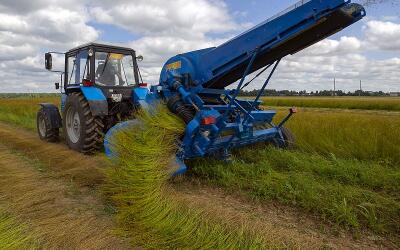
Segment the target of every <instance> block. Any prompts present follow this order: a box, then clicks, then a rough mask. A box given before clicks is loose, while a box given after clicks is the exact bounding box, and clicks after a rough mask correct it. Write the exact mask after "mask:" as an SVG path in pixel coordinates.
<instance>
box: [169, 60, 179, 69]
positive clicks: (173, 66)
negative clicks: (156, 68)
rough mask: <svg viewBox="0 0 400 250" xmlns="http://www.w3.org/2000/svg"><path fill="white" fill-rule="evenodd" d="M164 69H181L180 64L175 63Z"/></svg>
mask: <svg viewBox="0 0 400 250" xmlns="http://www.w3.org/2000/svg"><path fill="white" fill-rule="evenodd" d="M166 68H167V70H175V69H180V68H182V62H181V61H177V62H173V63H170V64H168V65H167V66H166Z"/></svg>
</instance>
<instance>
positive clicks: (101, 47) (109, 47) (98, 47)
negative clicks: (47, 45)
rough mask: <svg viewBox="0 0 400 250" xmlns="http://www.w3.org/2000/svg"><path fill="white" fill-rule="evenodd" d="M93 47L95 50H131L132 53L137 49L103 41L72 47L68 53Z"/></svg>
mask: <svg viewBox="0 0 400 250" xmlns="http://www.w3.org/2000/svg"><path fill="white" fill-rule="evenodd" d="M91 48H93V49H94V50H102V51H115V50H117V51H126V52H130V53H135V51H134V50H133V49H131V48H127V47H121V46H115V45H111V44H101V43H86V44H83V45H80V46H78V47H75V48H73V49H70V50H69V51H68V53H70V52H76V51H79V50H82V49H83V50H85V49H91Z"/></svg>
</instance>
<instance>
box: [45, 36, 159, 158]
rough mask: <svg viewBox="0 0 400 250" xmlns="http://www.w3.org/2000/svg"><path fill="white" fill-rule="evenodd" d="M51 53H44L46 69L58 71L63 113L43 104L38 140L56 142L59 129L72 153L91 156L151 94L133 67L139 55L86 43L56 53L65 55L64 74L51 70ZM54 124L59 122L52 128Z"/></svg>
mask: <svg viewBox="0 0 400 250" xmlns="http://www.w3.org/2000/svg"><path fill="white" fill-rule="evenodd" d="M53 54H55V52H49V53H46V54H45V66H46V69H47V70H49V71H52V72H58V73H61V89H62V91H61V93H62V98H61V112H59V111H58V108H57V107H55V106H54V105H50V104H42V109H41V110H40V111H39V113H38V131H39V136H40V137H41V138H42V139H45V140H48V141H54V140H55V138H54V136H53V135H55V134H56V135H57V137H58V129H59V128H61V127H62V128H63V129H64V133H65V137H66V139H67V142H68V145H69V146H70V147H71V148H72V149H75V150H77V151H80V152H93V151H94V150H96V149H97V148H99V147H101V145H102V136H103V135H104V134H105V133H106V132H107V131H108V130H109V129H110V128H111V127H113V126H115V125H116V124H117V123H119V122H121V121H125V120H128V119H131V118H132V117H133V116H134V112H135V111H136V110H138V109H139V108H140V107H141V106H143V105H145V104H146V101H147V100H148V98H150V96H151V93H150V91H149V90H148V88H147V84H144V83H143V81H142V79H141V75H140V71H139V67H138V64H137V62H138V61H141V60H143V57H142V56H138V57H137V56H136V52H135V51H134V50H133V49H130V48H124V47H119V46H114V45H105V44H98V43H89V44H85V45H82V46H79V47H76V48H73V49H71V50H69V51H68V52H66V53H56V54H63V55H65V69H64V70H63V71H54V70H52V67H53V58H52V55H53ZM63 83H64V84H63ZM56 88H60V84H58V83H56ZM61 118H62V119H61ZM52 120H55V121H57V122H56V123H54V124H52V122H51V121H52ZM39 125H40V126H39ZM49 128H51V129H52V131H47V130H48V129H49ZM54 129H56V130H57V131H55V130H54ZM47 132H48V133H47Z"/></svg>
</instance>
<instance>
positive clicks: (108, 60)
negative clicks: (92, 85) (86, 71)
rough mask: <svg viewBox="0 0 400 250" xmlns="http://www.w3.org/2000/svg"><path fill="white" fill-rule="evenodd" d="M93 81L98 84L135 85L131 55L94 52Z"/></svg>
mask: <svg viewBox="0 0 400 250" xmlns="http://www.w3.org/2000/svg"><path fill="white" fill-rule="evenodd" d="M95 69H96V70H95V81H96V84H97V85H100V86H122V87H123V86H130V85H135V83H136V81H135V74H134V63H133V56H132V55H130V54H127V55H124V54H117V53H107V52H96V57H95Z"/></svg>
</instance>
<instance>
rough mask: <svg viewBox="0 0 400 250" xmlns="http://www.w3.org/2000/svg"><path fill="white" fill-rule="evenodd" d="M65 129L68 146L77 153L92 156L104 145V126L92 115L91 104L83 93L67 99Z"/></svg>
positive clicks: (64, 114) (64, 117)
mask: <svg viewBox="0 0 400 250" xmlns="http://www.w3.org/2000/svg"><path fill="white" fill-rule="evenodd" d="M63 127H64V133H65V137H66V140H67V144H68V146H69V147H70V148H71V149H73V150H75V151H78V152H82V153H85V154H91V153H94V152H95V151H96V150H98V149H100V148H101V146H102V144H103V137H104V133H103V128H104V124H103V122H102V120H101V119H100V118H99V117H94V116H93V115H92V112H91V111H90V107H89V103H88V102H87V100H86V99H85V97H84V96H83V95H82V94H81V93H72V94H70V95H69V96H68V97H67V101H66V104H65V109H64V113H63Z"/></svg>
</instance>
